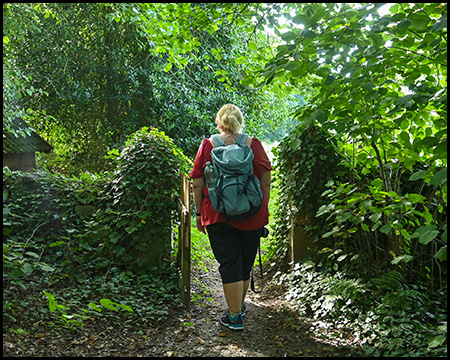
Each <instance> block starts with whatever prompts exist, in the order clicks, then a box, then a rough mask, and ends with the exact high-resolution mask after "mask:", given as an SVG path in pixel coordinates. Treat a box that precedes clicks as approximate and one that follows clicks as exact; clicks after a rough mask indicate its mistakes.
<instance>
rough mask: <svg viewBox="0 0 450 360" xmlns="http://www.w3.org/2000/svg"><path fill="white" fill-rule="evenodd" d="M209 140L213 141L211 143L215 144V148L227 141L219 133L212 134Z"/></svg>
mask: <svg viewBox="0 0 450 360" xmlns="http://www.w3.org/2000/svg"><path fill="white" fill-rule="evenodd" d="M211 140H212V141H211ZM209 141H210V142H211V145H212V146H213V148H215V147H219V146H225V143H224V142H223V140H222V138H221V137H220V135H219V134H215V135H212V136H211V137H210V139H209Z"/></svg>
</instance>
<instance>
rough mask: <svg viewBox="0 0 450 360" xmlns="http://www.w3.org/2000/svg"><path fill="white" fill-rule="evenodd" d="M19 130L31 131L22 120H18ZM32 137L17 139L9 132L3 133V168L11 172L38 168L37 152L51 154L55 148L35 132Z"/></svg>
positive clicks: (16, 120) (32, 132) (32, 131)
mask: <svg viewBox="0 0 450 360" xmlns="http://www.w3.org/2000/svg"><path fill="white" fill-rule="evenodd" d="M15 122H16V124H17V127H18V128H21V129H30V127H29V126H28V125H27V123H26V122H25V121H24V120H22V119H21V118H18V117H17V118H16V119H15ZM30 130H31V133H30V135H26V136H19V137H16V136H15V135H14V134H12V133H9V132H4V133H3V166H8V167H9V168H10V169H11V170H20V171H27V170H30V169H31V168H35V167H36V152H37V151H40V152H44V153H49V152H50V151H51V150H52V149H53V147H52V146H51V145H50V144H49V143H48V142H47V141H45V140H44V139H43V138H41V137H40V136H39V135H38V134H37V133H36V132H35V131H34V130H32V129H30Z"/></svg>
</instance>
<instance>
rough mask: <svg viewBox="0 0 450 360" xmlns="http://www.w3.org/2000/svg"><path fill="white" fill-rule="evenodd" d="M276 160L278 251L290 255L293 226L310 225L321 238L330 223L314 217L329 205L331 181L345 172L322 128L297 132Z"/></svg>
mask: <svg viewBox="0 0 450 360" xmlns="http://www.w3.org/2000/svg"><path fill="white" fill-rule="evenodd" d="M276 156H277V163H276V180H275V182H276V184H277V185H276V186H277V187H278V188H280V189H281V191H280V192H279V196H278V204H277V210H276V213H275V217H276V219H277V221H275V223H274V225H273V233H274V234H275V236H274V238H273V241H275V242H276V246H274V247H278V248H279V250H278V251H283V250H284V251H286V250H287V249H288V247H289V239H288V237H289V230H290V228H291V225H292V222H294V223H295V224H297V223H299V222H301V223H306V224H307V225H308V231H309V233H310V234H311V237H313V238H320V235H321V234H322V232H323V229H324V227H325V229H326V223H325V222H319V221H315V219H314V217H315V214H316V212H317V210H318V209H319V207H320V206H322V205H323V204H326V203H327V202H326V199H325V198H323V197H321V194H322V193H323V191H324V190H325V185H326V184H327V182H328V181H329V180H330V179H336V178H338V177H339V176H342V175H343V174H345V171H344V168H343V167H342V166H340V165H339V160H340V158H339V156H338V155H337V153H336V147H335V145H334V144H333V142H332V141H330V140H329V135H327V133H326V131H323V130H322V129H320V128H319V127H311V128H309V129H305V130H303V129H301V128H299V129H298V131H295V132H293V133H292V134H291V135H289V136H288V137H286V138H285V139H284V140H283V141H282V142H281V143H280V145H279V146H278V147H277V149H276ZM277 256H278V257H279V254H278V255H277ZM285 256H286V255H285Z"/></svg>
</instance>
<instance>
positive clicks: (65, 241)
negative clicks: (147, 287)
mask: <svg viewBox="0 0 450 360" xmlns="http://www.w3.org/2000/svg"><path fill="white" fill-rule="evenodd" d="M109 160H110V161H112V162H113V163H114V168H115V170H114V171H113V172H111V173H103V174H100V175H99V174H95V175H94V174H89V173H85V174H83V175H81V176H80V177H79V178H77V177H71V178H67V177H65V176H62V175H56V174H51V173H50V172H48V171H36V172H30V173H23V172H18V171H13V172H11V171H9V169H8V168H6V167H4V168H3V201H4V210H3V225H4V236H5V238H4V269H5V265H6V272H9V274H10V275H11V276H20V275H22V274H30V273H31V272H33V271H34V270H36V269H44V270H46V271H53V270H55V269H54V268H53V266H54V265H53V263H56V261H55V258H56V257H57V258H59V261H58V263H61V261H60V258H61V257H63V258H64V259H65V263H66V264H68V265H69V264H70V265H71V266H72V265H73V266H75V267H78V268H79V269H80V271H84V270H86V269H88V268H89V269H90V270H94V271H98V272H101V271H105V270H108V269H110V268H111V267H121V268H125V269H128V270H132V271H134V272H137V273H145V272H147V270H150V268H151V267H154V266H158V265H159V264H160V260H161V257H163V256H166V255H167V254H168V252H169V248H170V236H171V226H172V224H173V222H174V221H176V220H177V219H178V213H179V211H178V193H179V186H180V172H182V171H184V172H185V171H186V169H187V159H186V158H185V157H184V155H183V154H182V152H181V151H180V150H179V149H177V148H176V147H175V146H174V144H173V143H172V140H171V139H169V138H168V137H167V136H165V135H164V133H162V132H159V131H158V130H156V129H148V128H143V129H141V130H139V131H138V132H136V133H134V134H133V135H132V136H130V137H129V139H128V141H127V143H126V145H125V147H124V148H123V149H122V150H121V151H120V152H119V151H118V150H114V151H111V152H110V154H109ZM5 246H6V247H5ZM20 249H22V251H21V252H19V250H20ZM5 253H6V260H7V261H6V264H5Z"/></svg>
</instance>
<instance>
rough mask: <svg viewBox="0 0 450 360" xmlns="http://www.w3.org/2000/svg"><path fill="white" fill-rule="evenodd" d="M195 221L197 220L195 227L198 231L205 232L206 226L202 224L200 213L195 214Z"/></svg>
mask: <svg viewBox="0 0 450 360" xmlns="http://www.w3.org/2000/svg"><path fill="white" fill-rule="evenodd" d="M196 221H197V229H198V231H200V232H202V233H203V234H206V227H205V226H203V225H202V217H201V215H197V218H196Z"/></svg>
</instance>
